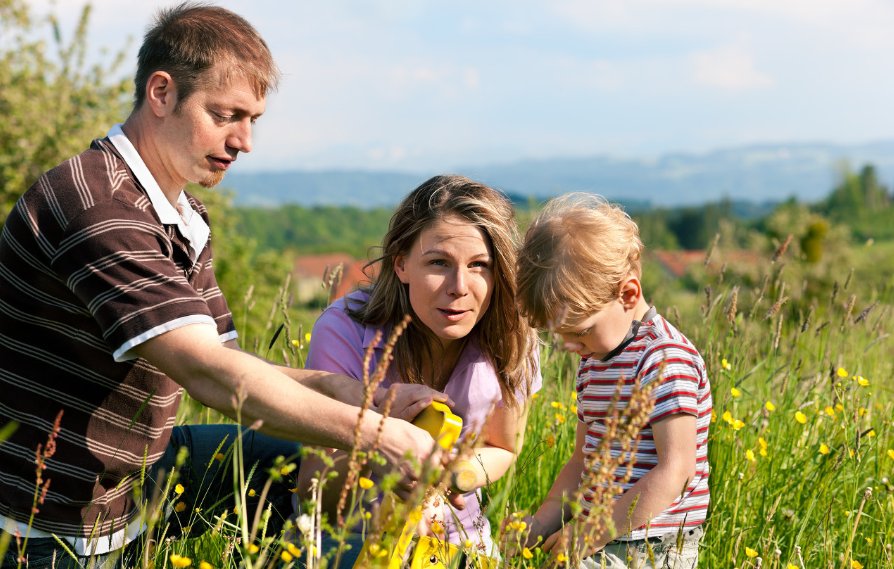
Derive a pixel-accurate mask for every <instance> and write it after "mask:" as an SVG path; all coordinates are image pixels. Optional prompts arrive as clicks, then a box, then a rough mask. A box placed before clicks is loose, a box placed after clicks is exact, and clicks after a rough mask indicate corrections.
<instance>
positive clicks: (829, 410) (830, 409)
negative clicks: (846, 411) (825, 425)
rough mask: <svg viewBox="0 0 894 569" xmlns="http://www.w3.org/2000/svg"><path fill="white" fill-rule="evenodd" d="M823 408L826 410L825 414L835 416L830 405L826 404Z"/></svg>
mask: <svg viewBox="0 0 894 569" xmlns="http://www.w3.org/2000/svg"><path fill="white" fill-rule="evenodd" d="M823 410H824V411H825V412H826V415H828V416H830V417H834V416H835V409H833V408H832V406H831V405H826V408H825V409H823Z"/></svg>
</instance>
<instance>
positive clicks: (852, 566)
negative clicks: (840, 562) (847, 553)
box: [851, 559, 863, 569]
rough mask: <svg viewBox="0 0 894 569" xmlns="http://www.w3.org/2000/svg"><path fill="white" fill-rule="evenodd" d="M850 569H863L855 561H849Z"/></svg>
mask: <svg viewBox="0 0 894 569" xmlns="http://www.w3.org/2000/svg"><path fill="white" fill-rule="evenodd" d="M851 569H863V564H862V563H860V562H859V561H857V560H856V559H851Z"/></svg>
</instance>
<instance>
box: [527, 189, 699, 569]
mask: <svg viewBox="0 0 894 569" xmlns="http://www.w3.org/2000/svg"><path fill="white" fill-rule="evenodd" d="M642 250H643V244H642V242H641V241H640V238H639V229H638V228H637V226H636V223H635V222H634V221H633V220H631V219H630V217H629V216H627V214H625V213H624V212H623V211H621V209H620V208H618V207H616V206H613V205H610V204H608V203H607V202H606V201H605V200H604V199H602V198H601V197H599V196H595V195H592V194H570V195H566V196H562V197H559V198H556V199H554V200H552V201H550V202H549V203H548V204H547V205H546V206H545V208H544V210H543V211H542V212H541V213H540V214H539V215H538V216H537V218H536V219H535V220H534V221H533V223H532V224H531V226H530V228H529V229H528V231H527V234H526V235H525V241H524V244H523V245H522V250H521V253H520V255H519V270H518V298H519V302H520V304H521V310H522V312H523V313H524V315H525V316H526V317H527V318H528V319H529V320H530V322H531V324H532V325H534V326H537V327H541V328H548V329H551V330H554V331H555V332H557V333H558V334H559V335H560V336H561V338H562V340H563V342H564V347H565V349H567V350H569V351H572V352H576V353H578V354H580V356H581V362H580V367H579V368H578V375H577V401H578V419H579V421H578V424H577V437H576V442H575V449H574V454H573V455H572V457H571V458H570V459H569V461H568V463H567V464H566V465H565V466H564V467H563V469H562V471H561V472H560V474H559V476H558V478H557V479H556V481H555V482H554V483H553V486H552V488H551V489H550V491H549V494H548V495H547V497H546V499H545V501H544V502H543V504H542V505H541V506H540V508H539V509H538V510H537V512H536V513H535V514H534V515H533V516H532V517H530V518H529V519H528V523H529V527H530V528H531V529H530V533H529V535H530V538H529V545H533V544H534V543H536V542H537V540H538V538H539V536H542V537H543V539H544V542H543V549H544V550H546V551H550V552H551V553H552V555H553V559H554V560H561V559H562V558H561V557H559V554H560V553H564V550H565V546H566V545H568V546H571V547H580V548H582V551H581V553H582V557H581V558H582V559H584V561H583V563H582V565H581V566H582V567H610V568H615V567H637V568H650V567H675V568H676V567H681V568H682V567H685V568H691V567H695V566H696V562H697V559H698V542H699V539H700V537H701V535H702V530H701V524H702V523H703V522H704V520H705V514H706V512H707V508H708V496H709V495H708V461H707V456H708V446H707V439H708V425H709V423H710V419H711V390H710V384H709V382H708V376H707V374H706V372H705V364H704V361H703V360H702V357H701V356H700V355H699V353H698V351H697V350H696V348H695V347H694V346H693V345H692V343H691V342H690V341H689V340H688V339H686V337H685V336H683V334H681V333H680V332H679V331H678V330H677V329H676V328H674V327H673V326H672V325H671V324H670V323H669V322H668V321H667V320H665V319H664V318H663V317H662V316H660V315H659V314H657V312H656V311H655V308H654V307H651V306H650V305H649V304H648V303H647V302H646V300H645V298H644V296H643V294H644V293H643V290H642V284H641V281H640V277H641V266H640V257H641V255H642ZM622 378H623V379H624V380H625V383H624V388H623V391H622V393H621V396H620V397H619V399H618V402H617V405H619V406H621V407H622V408H625V407H626V406H627V404H628V402H629V400H630V396H631V393H630V392H631V389H632V386H633V385H634V383H635V382H639V383H640V384H641V385H645V384H649V383H652V382H657V383H656V384H655V385H654V386H653V387H654V389H653V391H652V393H651V396H652V397H653V399H654V402H655V406H654V409H653V410H652V412H651V414H650V415H649V418H648V421H647V423H646V424H645V427H644V428H643V429H642V431H641V433H640V440H639V445H638V447H637V448H636V454H635V456H634V458H633V462H634V465H633V469H632V476H631V477H630V479H629V480H628V481H627V482H626V483H623V485H622V489H623V493H622V494H620V496H618V497H617V498H616V499H615V502H614V507H613V512H612V524H604V523H603V524H601V525H602V527H605V526H606V525H608V527H609V529H604V530H602V531H599V532H597V533H596V534H595V535H592V538H591V539H590V540H589V541H587V542H584V541H582V540H579V543H577V544H573V543H570V539H571V536H572V535H575V533H574V531H573V529H574V524H575V523H584V522H583V520H585V519H586V516H587V513H588V512H589V508H590V500H591V499H592V496H593V493H594V492H593V491H594V488H586V489H584V491H583V492H582V494H581V498H580V505H581V507H582V513H581V514H580V516H579V518H578V519H577V521H575V520H571V512H570V511H569V508H567V507H566V506H567V500H568V499H569V498H571V497H572V496H573V495H574V493H575V491H576V490H577V489H578V487H579V486H580V485H581V484H582V482H583V480H586V478H587V475H588V473H587V472H585V469H586V464H587V458H588V456H590V455H592V454H593V453H595V452H596V451H597V449H598V448H599V444H600V441H601V438H602V436H603V435H604V434H605V429H606V424H605V421H604V418H605V417H607V416H610V415H611V411H612V409H611V408H610V407H611V405H612V396H613V394H614V393H615V390H616V388H617V385H618V380H619V379H622ZM612 448H613V456H617V453H618V452H620V451H619V450H616V449H619V448H620V447H619V446H618V445H617V444H615V445H613V447H612ZM591 468H596V469H598V468H599V465H598V464H592V465H591ZM626 473H627V464H626V463H623V464H621V466H620V467H619V468H618V469H617V470H616V471H615V472H614V480H615V483H619V482H624V481H623V478H624V477H625V474H626ZM577 529H578V530H580V529H583V530H585V531H586V530H587V528H577ZM589 529H591V530H592V529H593V528H592V526H591V527H590V528H589ZM563 533H564V535H562V534H563ZM580 534H581V532H580V531H578V532H577V535H580ZM557 544H558V545H557Z"/></svg>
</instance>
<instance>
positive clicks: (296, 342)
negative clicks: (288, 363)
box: [292, 340, 301, 348]
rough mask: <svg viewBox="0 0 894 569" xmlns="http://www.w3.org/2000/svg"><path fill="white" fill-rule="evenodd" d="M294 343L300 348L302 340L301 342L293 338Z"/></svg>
mask: <svg viewBox="0 0 894 569" xmlns="http://www.w3.org/2000/svg"><path fill="white" fill-rule="evenodd" d="M292 345H293V346H295V347H296V348H300V347H301V342H299V341H298V340H292Z"/></svg>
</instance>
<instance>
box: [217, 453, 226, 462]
mask: <svg viewBox="0 0 894 569" xmlns="http://www.w3.org/2000/svg"><path fill="white" fill-rule="evenodd" d="M225 458H226V456H224V453H222V452H219V453H217V454H215V455H214V460H216V461H217V462H223V459H225Z"/></svg>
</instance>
